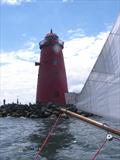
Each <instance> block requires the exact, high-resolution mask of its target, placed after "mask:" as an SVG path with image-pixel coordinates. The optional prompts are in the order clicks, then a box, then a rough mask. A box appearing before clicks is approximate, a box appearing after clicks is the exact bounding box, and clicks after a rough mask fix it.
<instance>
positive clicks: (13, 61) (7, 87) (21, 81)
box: [0, 32, 108, 103]
mask: <svg viewBox="0 0 120 160" xmlns="http://www.w3.org/2000/svg"><path fill="white" fill-rule="evenodd" d="M107 35H108V32H102V33H99V34H98V35H97V36H91V37H90V36H85V37H82V38H74V39H72V40H69V41H66V42H65V46H64V50H63V53H64V58H65V66H66V72H67V79H68V87H69V91H75V92H79V91H80V90H81V88H82V87H83V84H84V83H85V80H86V78H87V77H88V74H89V72H90V70H91V69H92V66H93V64H94V63H95V60H96V58H97V56H98V54H99V53H100V50H101V49H102V46H103V44H104V42H105V40H106V38H107ZM35 48H36V47H35V42H33V41H32V42H31V41H30V42H29V43H28V42H27V46H26V48H25V49H20V50H18V51H12V52H9V53H1V54H0V59H1V65H0V72H1V77H2V78H1V82H0V83H1V84H0V86H1V93H2V94H1V99H0V103H2V100H3V99H4V98H5V99H6V100H7V102H13V101H16V99H17V98H19V100H20V101H21V102H22V103H29V102H35V96H36V86H37V73H38V67H35V66H34V62H35V61H38V60H39V50H37V51H36V49H35ZM36 52H37V53H38V54H36Z"/></svg>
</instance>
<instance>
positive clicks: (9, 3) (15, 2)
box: [1, 0, 32, 5]
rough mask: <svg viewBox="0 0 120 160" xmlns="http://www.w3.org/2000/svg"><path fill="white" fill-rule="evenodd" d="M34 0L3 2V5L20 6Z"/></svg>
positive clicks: (2, 0)
mask: <svg viewBox="0 0 120 160" xmlns="http://www.w3.org/2000/svg"><path fill="white" fill-rule="evenodd" d="M31 1H32V0H1V4H7V5H20V4H21V3H24V2H31Z"/></svg>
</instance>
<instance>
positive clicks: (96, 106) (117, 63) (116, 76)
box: [76, 15, 120, 120]
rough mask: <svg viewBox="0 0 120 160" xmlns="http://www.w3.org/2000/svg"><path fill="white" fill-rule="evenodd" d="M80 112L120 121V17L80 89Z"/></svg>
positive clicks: (77, 103)
mask: <svg viewBox="0 0 120 160" xmlns="http://www.w3.org/2000/svg"><path fill="white" fill-rule="evenodd" d="M76 105H77V107H78V108H79V109H80V110H83V111H87V112H89V113H93V114H96V115H100V116H103V117H110V118H114V119H118V120H120V15H119V17H118V19H117V21H116V23H115V25H114V27H113V29H112V31H111V33H110V34H109V36H108V39H107V41H106V43H105V45H104V47H103V49H102V51H101V53H100V55H99V57H98V59H97V61H96V63H95V65H94V67H93V69H92V71H91V73H90V75H89V77H88V79H87V81H86V83H85V85H84V87H83V89H82V91H81V92H80V94H78V95H77V99H76Z"/></svg>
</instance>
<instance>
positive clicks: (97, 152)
mask: <svg viewBox="0 0 120 160" xmlns="http://www.w3.org/2000/svg"><path fill="white" fill-rule="evenodd" d="M113 139H115V140H117V141H119V142H120V138H117V137H113V136H112V135H111V134H108V135H107V137H106V139H105V140H104V141H103V143H102V145H101V146H100V147H99V148H98V149H97V151H96V153H95V155H94V156H93V157H92V159H91V160H96V157H97V156H98V154H99V153H100V151H101V150H102V149H103V147H104V146H105V144H106V143H107V141H112V140H113Z"/></svg>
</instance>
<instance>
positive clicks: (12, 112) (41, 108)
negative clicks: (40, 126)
mask: <svg viewBox="0 0 120 160" xmlns="http://www.w3.org/2000/svg"><path fill="white" fill-rule="evenodd" d="M46 107H47V106H46V105H45V104H42V103H41V104H30V105H27V104H15V103H12V104H5V105H2V106H0V117H6V116H12V117H30V118H46V117H48V116H50V115H51V113H50V112H49V111H47V110H46Z"/></svg>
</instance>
